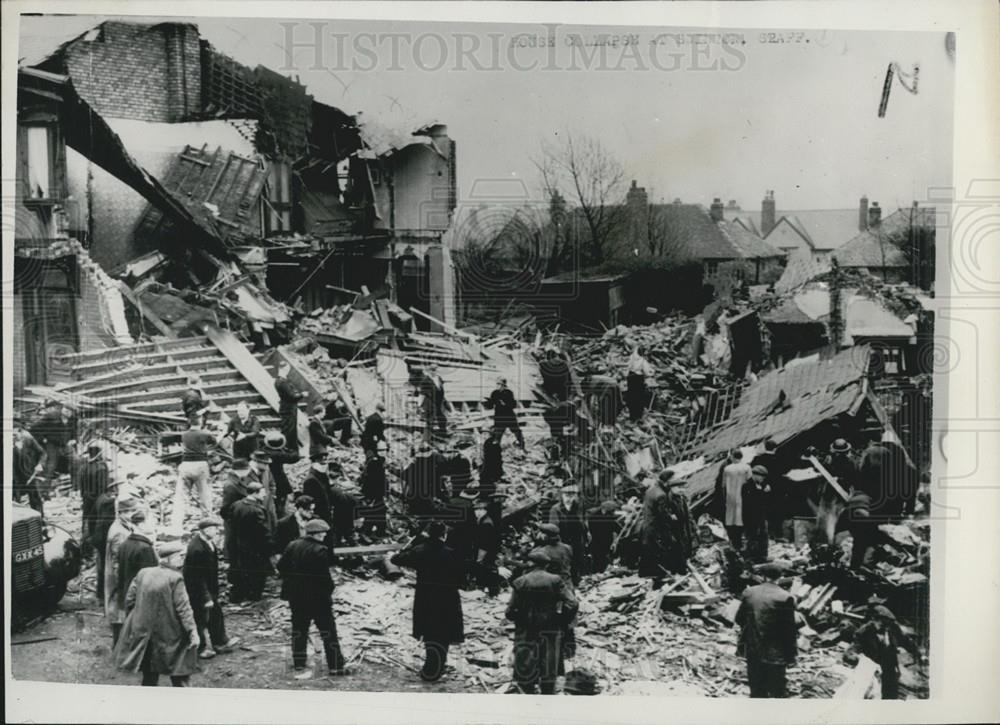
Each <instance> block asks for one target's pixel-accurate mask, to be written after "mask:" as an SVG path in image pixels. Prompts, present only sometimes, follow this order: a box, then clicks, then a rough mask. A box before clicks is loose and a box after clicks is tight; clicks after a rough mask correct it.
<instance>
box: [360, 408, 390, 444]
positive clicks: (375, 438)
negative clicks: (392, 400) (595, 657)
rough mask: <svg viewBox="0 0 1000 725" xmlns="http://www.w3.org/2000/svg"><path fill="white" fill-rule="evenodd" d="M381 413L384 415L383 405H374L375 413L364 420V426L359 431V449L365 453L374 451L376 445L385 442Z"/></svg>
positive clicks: (383, 422)
mask: <svg viewBox="0 0 1000 725" xmlns="http://www.w3.org/2000/svg"><path fill="white" fill-rule="evenodd" d="M383 413H385V405H384V404H383V403H381V402H379V403H376V404H375V412H374V413H372V414H371V415H369V416H368V417H367V418H365V425H364V428H363V429H362V431H361V449H362V450H363V451H364V452H365V453H369V452H370V451H374V450H375V446H376V444H378V442H379V441H384V440H385V420H384V419H383V417H382V414H383Z"/></svg>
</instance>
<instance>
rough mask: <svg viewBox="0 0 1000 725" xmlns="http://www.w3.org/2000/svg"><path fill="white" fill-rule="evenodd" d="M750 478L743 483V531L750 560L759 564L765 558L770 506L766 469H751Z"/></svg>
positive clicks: (761, 467) (757, 467)
mask: <svg viewBox="0 0 1000 725" xmlns="http://www.w3.org/2000/svg"><path fill="white" fill-rule="evenodd" d="M751 474H752V475H751V477H750V480H749V481H747V482H746V483H745V484H743V533H744V535H745V536H746V542H747V544H746V547H747V548H746V553H747V558H748V559H750V561H752V562H754V563H756V564H759V563H761V562H764V561H766V560H767V552H768V545H769V541H768V535H767V534H768V532H767V522H768V516H769V513H770V508H771V485H770V484H769V483H768V482H767V479H768V470H767V469H766V468H765V467H764V466H761V465H754V467H753V468H752V469H751Z"/></svg>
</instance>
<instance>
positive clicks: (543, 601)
mask: <svg viewBox="0 0 1000 725" xmlns="http://www.w3.org/2000/svg"><path fill="white" fill-rule="evenodd" d="M528 560H529V561H530V562H531V566H532V568H531V570H530V571H528V572H527V573H526V574H524V575H522V576H520V577H518V578H517V579H515V580H514V582H513V584H512V585H511V595H510V602H509V603H508V605H507V612H506V616H507V619H509V620H511V621H512V622H514V677H513V679H514V682H515V683H516V684H517V686H518V687H519V688H520V690H521V691H522V692H524V693H527V694H532V693H534V692H535V690H536V688H538V689H539V690H540V691H541V694H543V695H553V694H555V684H556V678H557V677H558V676H559V669H560V665H561V664H562V659H563V649H562V637H563V632H564V631H565V628H566V625H567V623H569V622H570V621H572V619H573V617H574V616H575V615H576V609H577V602H576V597H575V596H574V595H573V592H572V591H571V590H570V589H569V588H568V587H567V586H566V583H565V582H564V581H563V580H562V578H561V577H560V576H559V575H558V574H553V573H551V572H549V571H547V567H548V566H549V563H550V561H549V557H548V556H547V555H546V554H545V552H544V551H541V550H540V549H536V550H534V551H532V552H531V553H530V554H528Z"/></svg>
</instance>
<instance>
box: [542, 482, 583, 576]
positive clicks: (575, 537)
mask: <svg viewBox="0 0 1000 725" xmlns="http://www.w3.org/2000/svg"><path fill="white" fill-rule="evenodd" d="M579 494H580V488H579V487H578V486H577V485H576V484H575V483H574V482H573V481H566V482H565V483H563V485H562V486H561V487H560V489H559V501H557V502H556V503H555V505H553V506H552V508H551V509H549V523H550V524H555V525H556V527H558V529H559V537H560V538H561V539H562V540H563V541H564V542H565V543H567V544H569V546H570V548H571V549H572V550H573V570H572V578H573V584H574V585H576V584H577V583H579V581H580V577H581V576H583V575H584V574H585V573H586V571H585V570H586V568H587V542H588V541H589V540H590V531H589V530H588V528H587V521H586V519H585V518H584V514H583V507H582V506H581V504H580V501H579V500H578V497H579Z"/></svg>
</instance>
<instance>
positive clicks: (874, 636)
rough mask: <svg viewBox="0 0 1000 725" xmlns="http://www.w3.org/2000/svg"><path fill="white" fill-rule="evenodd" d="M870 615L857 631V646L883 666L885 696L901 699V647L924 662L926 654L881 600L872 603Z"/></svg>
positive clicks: (856, 647)
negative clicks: (877, 603)
mask: <svg viewBox="0 0 1000 725" xmlns="http://www.w3.org/2000/svg"><path fill="white" fill-rule="evenodd" d="M869 617H870V619H869V620H868V621H867V622H865V624H863V625H862V626H861V627H859V628H858V631H857V632H856V633H855V635H854V647H855V649H857V650H858V651H859V652H860V653H861V654H863V655H864V656H865V657H868V658H869V659H871V660H872V661H874V662H875V663H876V664H878V666H879V667H880V668H881V670H882V699H883V700H899V699H900V697H899V648H900V647H902V648H904V649H905V650H906V651H907V652H909V653H910V654H911V655H913V659H914V661H915V662H917V663H918V664H920V665H923V663H924V661H925V658H924V657H923V655H922V654H921V653H920V649H919V648H918V647H917V645H916V643H914V641H913V640H912V639H910V638H909V637H907V636H906V635H905V634H903V631H902V630H901V629H900V628H899V622H898V621H897V620H896V615H894V614H893V613H892V611H891V610H890V609H889V608H888V607H885V606H883V605H881V604H879V605H876V606H873V607H871V609H870V612H869Z"/></svg>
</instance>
